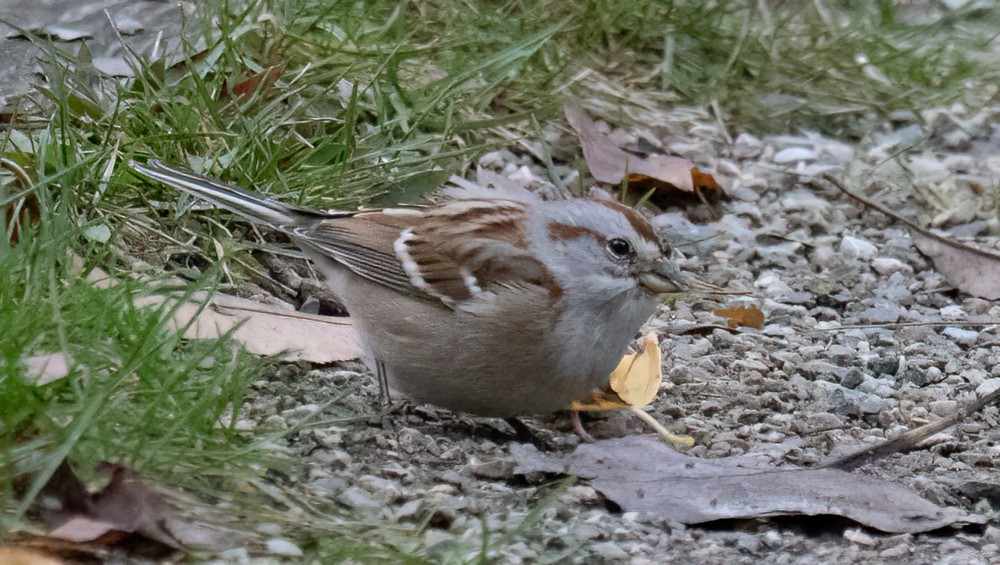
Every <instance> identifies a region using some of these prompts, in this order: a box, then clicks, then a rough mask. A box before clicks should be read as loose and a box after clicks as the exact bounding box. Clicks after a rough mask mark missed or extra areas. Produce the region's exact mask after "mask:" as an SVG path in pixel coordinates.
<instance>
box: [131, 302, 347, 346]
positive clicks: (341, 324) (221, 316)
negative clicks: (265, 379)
mask: <svg viewBox="0 0 1000 565" xmlns="http://www.w3.org/2000/svg"><path fill="white" fill-rule="evenodd" d="M167 300H173V299H171V298H168V297H165V296H162V295H154V296H150V297H147V298H146V299H143V300H140V301H137V303H140V304H142V305H147V306H148V305H158V304H161V303H163V302H164V301H167ZM205 301H209V305H208V306H207V307H205V308H203V309H202V308H201V304H204V303H205ZM192 319H193V320H194V323H192V324H191V325H190V326H189V327H188V328H187V330H186V331H185V332H184V337H186V338H189V339H216V338H218V337H219V336H221V335H223V334H225V333H226V332H229V331H231V330H232V329H233V328H234V327H236V325H237V324H240V323H241V322H243V325H241V326H240V327H239V328H237V329H236V331H235V332H233V333H232V334H231V335H232V337H233V338H234V339H236V340H238V341H239V342H241V343H242V344H243V345H244V347H246V349H247V351H249V352H251V353H255V354H257V355H281V356H282V358H284V359H287V360H290V361H298V360H303V361H309V362H312V363H334V362H337V361H349V360H352V359H357V358H359V357H361V354H362V349H361V341H360V339H359V337H358V334H357V332H356V331H355V330H354V327H353V325H352V324H351V319H350V318H346V317H334V316H319V315H315V314H305V313H302V312H295V311H289V310H282V309H280V308H276V307H274V306H271V305H268V304H262V303H260V302H254V301H252V300H247V299H245V298H237V297H235V296H229V295H226V294H221V293H215V294H214V295H212V296H211V299H209V297H208V295H207V294H206V293H203V292H197V293H194V294H193V295H192V296H191V299H190V300H188V301H187V302H185V303H184V304H181V305H180V306H178V307H177V309H176V310H175V313H174V316H173V318H172V320H171V321H170V324H169V326H170V327H172V328H181V327H184V326H186V325H187V324H188V323H189V322H191V320H192Z"/></svg>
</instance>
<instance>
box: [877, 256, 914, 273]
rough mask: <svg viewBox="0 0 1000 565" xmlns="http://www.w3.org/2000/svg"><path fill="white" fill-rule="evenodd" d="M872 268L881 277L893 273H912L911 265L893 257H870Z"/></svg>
mask: <svg viewBox="0 0 1000 565" xmlns="http://www.w3.org/2000/svg"><path fill="white" fill-rule="evenodd" d="M872 268H873V269H875V272H876V273H878V274H880V275H882V276H883V277H884V276H888V275H891V274H893V273H905V274H907V275H911V274H913V267H911V266H909V265H907V264H906V263H904V262H902V261H900V260H899V259H896V258H895V257H876V258H874V259H872Z"/></svg>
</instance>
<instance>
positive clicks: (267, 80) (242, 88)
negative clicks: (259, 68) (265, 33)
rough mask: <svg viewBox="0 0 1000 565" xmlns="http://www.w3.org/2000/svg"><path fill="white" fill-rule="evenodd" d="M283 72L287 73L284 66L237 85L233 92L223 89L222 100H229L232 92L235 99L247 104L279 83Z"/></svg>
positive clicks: (254, 76)
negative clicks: (256, 95)
mask: <svg viewBox="0 0 1000 565" xmlns="http://www.w3.org/2000/svg"><path fill="white" fill-rule="evenodd" d="M283 72H285V67H284V65H281V66H277V67H272V68H270V69H268V70H267V71H264V72H262V73H257V74H255V75H253V76H252V77H250V78H248V79H246V80H244V81H241V82H238V83H236V84H235V85H233V88H232V89H231V90H230V89H228V88H225V87H223V89H222V93H221V94H220V98H221V99H223V100H225V99H227V98H229V96H230V94H229V93H230V92H232V94H233V97H236V98H239V99H240V101H241V102H246V101H248V100H250V98H252V97H253V95H254V94H256V93H257V92H262V91H264V90H267V89H269V88H271V87H272V86H274V83H275V82H277V81H278V77H280V76H281V73H283Z"/></svg>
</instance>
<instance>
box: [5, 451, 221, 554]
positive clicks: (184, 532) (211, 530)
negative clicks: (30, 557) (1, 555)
mask: <svg viewBox="0 0 1000 565" xmlns="http://www.w3.org/2000/svg"><path fill="white" fill-rule="evenodd" d="M102 469H103V470H107V471H110V473H111V478H110V480H109V481H108V483H107V485H106V486H105V487H104V488H103V489H101V490H99V491H97V492H93V493H91V492H89V491H88V490H87V488H86V486H85V485H84V484H83V482H82V481H81V480H80V479H79V478H78V477H77V476H76V473H74V472H73V470H72V468H71V467H70V466H69V464H68V463H67V462H65V461H63V462H62V464H60V466H59V467H58V468H57V469H56V471H55V472H54V473H53V475H52V477H51V478H50V479H49V480H48V482H47V483H46V485H45V487H44V488H43V489H42V494H43V496H44V499H45V500H46V501H47V502H46V504H45V505H44V507H40V508H39V509H38V511H39V515H40V517H41V518H42V519H43V520H44V521H45V523H46V524H48V525H49V527H50V528H51V531H50V532H49V533H48V534H47V535H45V536H31V537H30V539H29V540H27V541H26V542H24V543H22V545H30V546H31V547H33V548H35V549H38V550H41V551H43V552H45V553H50V554H52V553H55V554H63V553H65V552H72V553H79V554H84V555H87V554H89V555H92V556H94V557H107V556H108V555H109V553H108V552H109V551H111V552H122V551H124V552H125V553H127V554H128V556H129V557H131V556H136V555H142V556H149V557H151V556H160V557H165V556H166V555H169V554H171V553H173V552H175V551H177V550H183V549H186V548H196V547H198V548H221V547H223V545H224V539H223V538H222V537H221V534H220V532H221V530H220V529H219V528H217V527H210V526H207V525H204V524H198V523H194V522H191V521H185V520H182V519H180V518H178V516H177V514H176V512H175V509H174V507H173V506H172V505H171V504H169V503H168V502H167V499H166V498H165V497H164V495H163V494H162V493H160V492H159V491H157V490H155V489H154V488H152V487H150V486H149V485H148V484H147V483H146V482H145V481H144V480H143V479H142V478H141V477H140V476H139V474H138V473H136V472H135V471H133V470H131V469H128V468H126V467H123V466H121V465H114V464H109V463H102V464H101V465H100V466H99V467H98V470H102ZM120 557H122V556H120ZM123 560H124V561H128V559H123ZM0 562H2V561H0ZM73 562H76V561H75V560H73ZM88 562H89V561H88Z"/></svg>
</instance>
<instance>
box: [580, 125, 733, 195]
mask: <svg viewBox="0 0 1000 565" xmlns="http://www.w3.org/2000/svg"><path fill="white" fill-rule="evenodd" d="M564 112H565V114H566V119H567V120H569V124H570V125H571V126H572V127H573V129H574V130H575V131H576V133H577V135H578V136H579V137H580V145H581V146H582V149H583V158H584V160H585V161H586V162H587V168H588V169H589V170H590V174H592V175H593V176H594V178H595V179H597V180H598V181H600V182H604V183H608V184H614V185H617V184H620V183H621V182H622V181H623V180H628V183H629V190H630V191H631V192H633V194H635V195H637V196H636V197H635V198H634V200H640V199H642V198H645V195H646V194H647V193H648V194H649V195H650V196H649V202H651V203H652V204H654V205H656V206H658V207H659V208H661V209H665V208H667V207H669V206H676V205H681V206H690V205H697V204H707V205H709V207H711V208H714V207H715V206H716V205H717V204H718V202H719V201H720V200H721V199H722V198H724V197H725V192H724V191H723V190H722V187H721V186H719V184H718V182H716V180H715V178H714V177H713V176H712V175H710V174H708V173H703V172H702V171H700V170H698V168H697V167H695V166H694V163H692V162H691V161H689V160H688V159H683V158H680V157H671V156H668V155H659V154H652V155H648V156H646V157H642V156H639V155H633V154H630V153H627V152H626V151H625V150H623V149H622V148H620V147H618V146H617V145H615V143H614V142H613V141H612V140H611V138H609V137H608V136H607V135H605V134H604V133H602V132H601V131H600V130H598V129H597V126H596V125H595V124H594V122H593V120H591V119H590V116H588V115H587V113H586V112H585V111H584V110H583V109H582V108H580V107H578V106H567V107H566V108H565V109H564ZM713 211H714V212H715V213H716V214H717V212H718V211H717V210H713Z"/></svg>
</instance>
